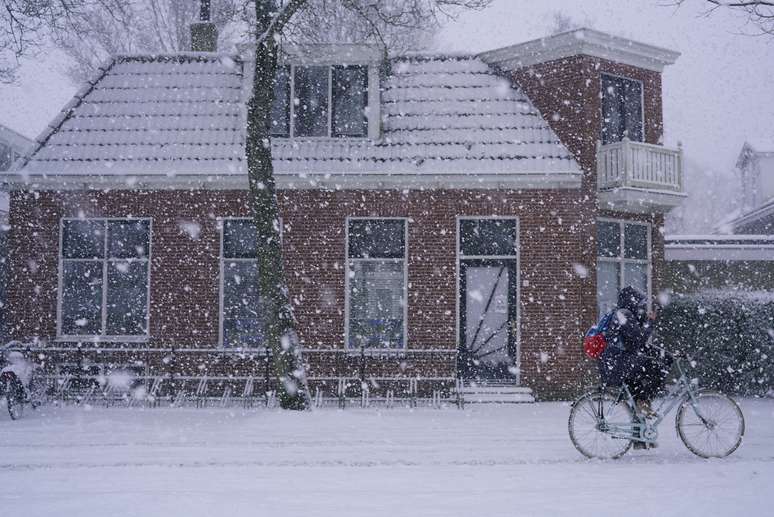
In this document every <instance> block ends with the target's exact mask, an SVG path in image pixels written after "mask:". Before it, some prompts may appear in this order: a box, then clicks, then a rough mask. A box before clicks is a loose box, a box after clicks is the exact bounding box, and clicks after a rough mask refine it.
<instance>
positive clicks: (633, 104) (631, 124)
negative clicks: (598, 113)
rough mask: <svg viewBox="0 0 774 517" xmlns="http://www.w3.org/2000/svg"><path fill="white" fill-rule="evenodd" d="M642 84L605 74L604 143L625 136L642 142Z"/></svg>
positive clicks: (603, 96)
mask: <svg viewBox="0 0 774 517" xmlns="http://www.w3.org/2000/svg"><path fill="white" fill-rule="evenodd" d="M642 126H643V120H642V83H641V82H640V81H635V80H632V79H626V78H624V77H616V76H612V75H605V74H603V75H602V143H603V144H609V143H612V142H620V141H621V140H622V139H623V137H628V138H629V140H634V141H636V142H642V139H643V127H642Z"/></svg>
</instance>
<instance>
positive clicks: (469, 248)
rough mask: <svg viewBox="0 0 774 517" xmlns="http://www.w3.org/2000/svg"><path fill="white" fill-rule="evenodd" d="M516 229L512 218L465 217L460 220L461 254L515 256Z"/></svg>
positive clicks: (516, 246) (516, 245)
mask: <svg viewBox="0 0 774 517" xmlns="http://www.w3.org/2000/svg"><path fill="white" fill-rule="evenodd" d="M518 244H519V240H518V231H517V225H516V220H514V219H465V220H462V221H460V250H461V251H462V254H463V255H467V256H472V255H489V256H491V255H508V256H515V255H516V251H517V249H518Z"/></svg>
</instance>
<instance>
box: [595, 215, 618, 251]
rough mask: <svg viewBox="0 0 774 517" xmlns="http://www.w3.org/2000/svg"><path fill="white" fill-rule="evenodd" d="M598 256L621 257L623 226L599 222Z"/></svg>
mask: <svg viewBox="0 0 774 517" xmlns="http://www.w3.org/2000/svg"><path fill="white" fill-rule="evenodd" d="M597 256H599V257H620V256H621V225H620V224H619V223H611V222H609V221H597Z"/></svg>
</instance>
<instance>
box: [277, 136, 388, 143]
mask: <svg viewBox="0 0 774 517" xmlns="http://www.w3.org/2000/svg"><path fill="white" fill-rule="evenodd" d="M271 139H272V140H278V141H287V142H306V141H310V142H353V141H354V142H368V141H371V140H373V139H372V138H369V137H368V136H272V137H271Z"/></svg>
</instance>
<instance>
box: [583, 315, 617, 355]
mask: <svg viewBox="0 0 774 517" xmlns="http://www.w3.org/2000/svg"><path fill="white" fill-rule="evenodd" d="M614 313H615V311H610V312H608V313H607V314H605V315H604V316H602V317H601V318H600V319H599V323H597V324H596V325H594V326H592V327H591V328H590V329H589V330H588V332H586V336H585V337H584V338H583V351H584V352H586V355H587V356H589V358H591V359H599V357H600V356H601V355H602V352H604V351H605V348H607V338H606V337H605V333H606V332H607V329H608V327H609V326H610V322H611V321H612V320H613V314H614Z"/></svg>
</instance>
